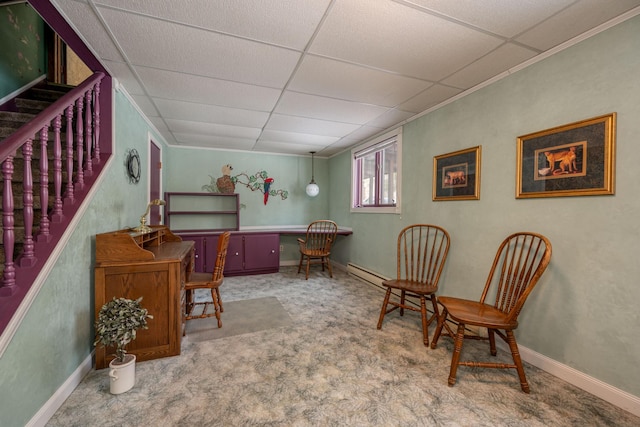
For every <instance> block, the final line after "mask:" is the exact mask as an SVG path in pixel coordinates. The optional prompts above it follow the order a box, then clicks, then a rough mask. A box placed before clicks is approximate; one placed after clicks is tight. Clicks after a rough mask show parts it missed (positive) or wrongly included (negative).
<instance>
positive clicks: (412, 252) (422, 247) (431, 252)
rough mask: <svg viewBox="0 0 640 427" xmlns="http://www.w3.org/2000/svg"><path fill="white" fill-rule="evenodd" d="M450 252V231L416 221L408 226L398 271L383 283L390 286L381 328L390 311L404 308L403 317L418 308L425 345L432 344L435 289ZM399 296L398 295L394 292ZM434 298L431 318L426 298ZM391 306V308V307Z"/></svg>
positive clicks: (400, 242)
mask: <svg viewBox="0 0 640 427" xmlns="http://www.w3.org/2000/svg"><path fill="white" fill-rule="evenodd" d="M448 253H449V233H447V231H446V230H445V229H443V228H441V227H438V226H435V225H429V224H415V225H410V226H408V227H405V228H404V229H402V230H401V231H400V234H399V235H398V248H397V274H396V279H394V280H385V281H383V282H382V284H383V285H384V286H386V288H387V293H386V294H385V296H384V301H383V303H382V309H381V310H380V319H379V320H378V329H381V328H382V321H383V320H384V316H385V315H386V314H389V313H391V312H392V311H394V310H396V309H398V308H399V309H400V316H404V310H405V309H406V310H412V311H418V312H420V314H421V315H422V335H423V341H424V345H426V346H428V345H429V330H428V328H429V325H430V324H431V322H432V321H433V320H434V319H437V316H438V306H437V304H436V299H435V295H434V294H435V292H436V291H437V290H438V280H439V279H440V273H441V272H442V268H443V267H444V263H445V261H446V259H447V254H448ZM394 289H395V290H397V291H400V296H399V297H400V300H399V302H398V301H392V300H391V294H392V291H393V290H394ZM394 295H396V296H397V294H395V293H394ZM406 297H415V298H419V299H420V307H419V308H418V307H416V305H415V304H413V303H412V302H411V301H407V300H406ZM427 298H429V299H430V300H431V305H432V306H433V314H432V315H431V316H430V317H429V318H428V319H427V307H426V299H427ZM390 305H391V306H392V307H391V308H387V307H388V306H390Z"/></svg>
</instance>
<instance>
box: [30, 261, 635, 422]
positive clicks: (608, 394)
mask: <svg viewBox="0 0 640 427" xmlns="http://www.w3.org/2000/svg"><path fill="white" fill-rule="evenodd" d="M332 264H333V266H334V268H337V269H338V270H342V271H347V267H346V266H344V265H341V264H338V263H332ZM280 265H281V266H292V265H293V266H295V265H298V262H297V261H293V260H291V261H283V262H281V263H280ZM496 344H497V345H498V347H500V348H501V349H502V350H503V351H507V352H508V351H509V348H508V347H507V346H506V344H505V343H503V342H502V341H501V340H496ZM518 348H519V350H520V356H521V357H522V360H524V361H525V362H527V363H530V364H531V365H533V366H535V367H537V368H540V369H542V370H543V371H546V372H548V373H550V374H551V375H554V376H556V377H558V378H560V379H562V380H564V381H566V382H568V383H569V384H572V385H574V386H576V387H578V388H580V389H582V390H584V391H586V392H588V393H591V394H593V395H594V396H597V397H599V398H600V399H602V400H604V401H606V402H609V403H611V404H612V405H615V406H617V407H619V408H621V409H624V410H625V411H628V412H630V413H632V414H633V415H635V416H638V417H640V397H638V396H634V395H632V394H631V393H627V392H626V391H623V390H620V389H618V388H616V387H613V386H611V385H609V384H607V383H605V382H603V381H600V380H598V379H596V378H593V377H591V376H589V375H586V374H584V373H582V372H580V371H578V370H577V369H574V368H572V367H570V366H567V365H564V364H562V363H560V362H557V361H555V360H553V359H551V358H549V357H547V356H544V355H542V354H540V353H538V352H535V351H533V350H531V349H529V348H527V347H524V346H522V345H520V344H518ZM92 360H93V353H92V354H91V355H89V357H87V358H86V359H85V360H84V361H83V363H82V364H81V365H80V366H79V367H78V369H76V370H75V372H74V373H73V374H72V375H71V376H70V377H69V378H68V379H67V381H65V383H64V384H63V385H62V386H61V387H60V388H59V389H58V390H57V391H56V393H55V394H54V395H53V396H51V398H50V399H49V400H48V401H47V403H46V404H45V405H44V406H42V408H40V410H39V411H38V412H37V413H36V414H35V415H34V416H33V418H31V420H30V421H29V423H28V424H27V427H41V426H44V425H46V423H47V421H49V419H50V418H51V417H52V416H53V414H55V412H56V411H57V410H58V409H59V408H60V407H61V406H62V404H63V403H64V401H65V400H66V399H67V398H68V397H69V395H71V393H72V392H73V390H74V389H75V388H76V387H77V386H78V384H80V382H81V381H82V379H83V378H84V377H85V376H86V375H87V374H88V373H89V372H90V371H91V369H92V367H93V362H92Z"/></svg>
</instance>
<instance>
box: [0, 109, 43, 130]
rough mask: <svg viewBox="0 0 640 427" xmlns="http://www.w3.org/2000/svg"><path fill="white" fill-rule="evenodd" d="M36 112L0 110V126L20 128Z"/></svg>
mask: <svg viewBox="0 0 640 427" xmlns="http://www.w3.org/2000/svg"><path fill="white" fill-rule="evenodd" d="M35 116H36V114H33V113H16V112H14V111H0V126H3V127H9V128H13V129H18V128H20V127H21V126H22V125H24V124H25V123H27V122H28V121H30V120H31V119H33V118H34V117H35Z"/></svg>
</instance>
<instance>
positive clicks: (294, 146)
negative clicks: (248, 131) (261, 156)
mask: <svg viewBox="0 0 640 427" xmlns="http://www.w3.org/2000/svg"><path fill="white" fill-rule="evenodd" d="M322 147H323V145H310V144H302V143H286V142H278V141H268V140H266V141H264V140H261V141H260V142H258V144H256V146H255V148H254V151H260V152H265V153H282V154H298V155H305V154H309V152H311V151H318V150H320V149H321V148H322Z"/></svg>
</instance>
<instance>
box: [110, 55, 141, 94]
mask: <svg viewBox="0 0 640 427" xmlns="http://www.w3.org/2000/svg"><path fill="white" fill-rule="evenodd" d="M103 65H104V66H105V67H106V68H107V69H108V70H109V72H110V73H111V74H112V75H114V76H117V77H116V80H117V81H118V82H119V83H120V84H121V85H123V86H124V87H125V89H126V90H127V93H129V94H130V95H144V90H143V89H142V86H140V83H139V82H138V79H137V78H136V77H135V76H134V75H133V73H132V72H131V69H130V68H129V65H128V64H126V63H124V62H114V61H103Z"/></svg>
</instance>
